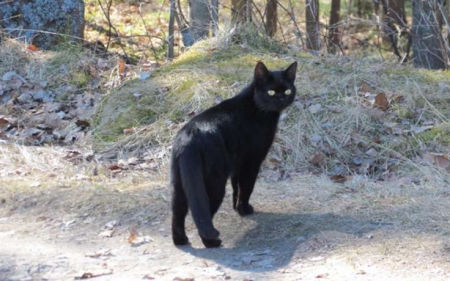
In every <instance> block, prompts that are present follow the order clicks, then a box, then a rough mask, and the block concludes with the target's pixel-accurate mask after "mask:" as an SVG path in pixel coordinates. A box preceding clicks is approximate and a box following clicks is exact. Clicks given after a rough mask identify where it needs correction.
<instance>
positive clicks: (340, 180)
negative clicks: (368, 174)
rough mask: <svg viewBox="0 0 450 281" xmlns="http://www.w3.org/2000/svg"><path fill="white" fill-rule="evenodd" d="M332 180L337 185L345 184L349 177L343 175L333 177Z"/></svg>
mask: <svg viewBox="0 0 450 281" xmlns="http://www.w3.org/2000/svg"><path fill="white" fill-rule="evenodd" d="M330 179H331V180H332V181H333V182H335V183H344V182H346V181H347V177H345V176H343V175H334V176H331V177H330Z"/></svg>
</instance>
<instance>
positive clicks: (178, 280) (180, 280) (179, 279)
mask: <svg viewBox="0 0 450 281" xmlns="http://www.w3.org/2000/svg"><path fill="white" fill-rule="evenodd" d="M194 280H195V278H182V277H175V278H174V279H173V281H194Z"/></svg>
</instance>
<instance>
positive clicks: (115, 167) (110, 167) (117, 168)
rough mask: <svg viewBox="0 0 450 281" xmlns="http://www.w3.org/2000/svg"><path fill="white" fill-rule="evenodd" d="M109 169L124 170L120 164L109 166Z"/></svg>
mask: <svg viewBox="0 0 450 281" xmlns="http://www.w3.org/2000/svg"><path fill="white" fill-rule="evenodd" d="M108 170H110V171H119V170H123V167H120V166H119V165H111V166H109V167H108Z"/></svg>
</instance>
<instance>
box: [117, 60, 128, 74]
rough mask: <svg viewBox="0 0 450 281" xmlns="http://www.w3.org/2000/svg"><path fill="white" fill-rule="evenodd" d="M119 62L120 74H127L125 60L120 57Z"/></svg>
mask: <svg viewBox="0 0 450 281" xmlns="http://www.w3.org/2000/svg"><path fill="white" fill-rule="evenodd" d="M117 63H118V65H119V68H118V70H119V75H120V76H123V75H124V74H125V66H126V64H125V61H124V60H121V59H118V60H117Z"/></svg>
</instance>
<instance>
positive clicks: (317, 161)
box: [309, 151, 325, 166]
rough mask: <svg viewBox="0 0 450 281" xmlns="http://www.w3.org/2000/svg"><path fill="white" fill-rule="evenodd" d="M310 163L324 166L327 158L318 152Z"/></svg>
mask: <svg viewBox="0 0 450 281" xmlns="http://www.w3.org/2000/svg"><path fill="white" fill-rule="evenodd" d="M309 161H310V162H311V164H313V165H315V166H322V165H323V164H324V163H325V157H324V156H323V153H322V152H319V151H316V152H315V153H314V155H313V156H312V157H311V159H310V160H309Z"/></svg>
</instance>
